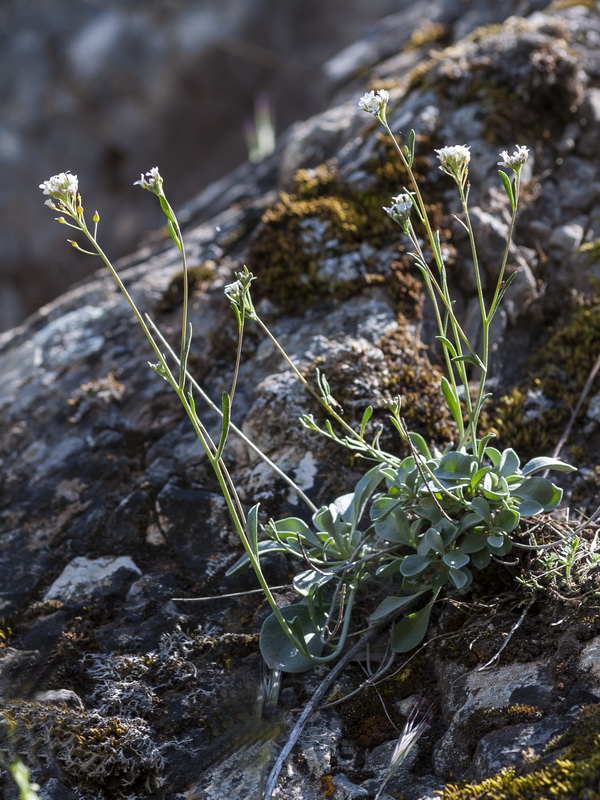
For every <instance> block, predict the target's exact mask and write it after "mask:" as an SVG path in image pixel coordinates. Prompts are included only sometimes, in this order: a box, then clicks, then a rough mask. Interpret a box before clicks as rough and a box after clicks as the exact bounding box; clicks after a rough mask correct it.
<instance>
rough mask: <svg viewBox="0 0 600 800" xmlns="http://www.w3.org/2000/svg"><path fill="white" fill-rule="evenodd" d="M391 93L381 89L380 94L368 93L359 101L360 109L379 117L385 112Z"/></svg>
mask: <svg viewBox="0 0 600 800" xmlns="http://www.w3.org/2000/svg"><path fill="white" fill-rule="evenodd" d="M389 99H390V93H389V92H386V90H385V89H379V91H378V92H368V93H367V94H363V96H362V97H361V98H360V100H359V101H358V107H359V108H360V110H361V111H366V112H367V113H368V114H373V116H374V117H379V116H381V115H382V114H383V113H384V112H385V107H386V106H387V103H388V100H389Z"/></svg>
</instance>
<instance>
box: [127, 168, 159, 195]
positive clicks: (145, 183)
mask: <svg viewBox="0 0 600 800" xmlns="http://www.w3.org/2000/svg"><path fill="white" fill-rule="evenodd" d="M162 184H163V179H162V178H161V176H160V172H159V171H158V167H152V169H150V170H148V172H146V173H145V174H144V173H142V175H141V177H140V179H139V181H135V183H134V184H133V185H134V186H141V187H142V189H148V191H150V192H154V194H160V191H161V189H162Z"/></svg>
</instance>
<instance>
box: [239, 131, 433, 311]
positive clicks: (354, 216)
mask: <svg viewBox="0 0 600 800" xmlns="http://www.w3.org/2000/svg"><path fill="white" fill-rule="evenodd" d="M418 142H419V145H420V146H422V145H423V137H420V139H418ZM428 149H429V148H428ZM431 168H432V161H431V159H430V157H429V156H417V158H416V159H415V165H414V170H415V173H416V174H417V177H421V178H422V177H423V176H424V175H425V174H426V173H427V172H429V171H430V169H431ZM364 169H365V171H366V172H368V173H369V174H370V175H371V176H372V181H371V185H370V186H369V188H368V190H366V189H362V188H361V189H357V188H356V187H355V186H351V185H349V184H348V183H346V182H345V181H344V180H342V178H341V177H340V175H339V173H338V170H337V165H336V163H335V162H334V161H329V162H326V163H324V164H321V165H320V166H318V167H315V168H313V169H301V170H298V171H297V173H296V174H295V176H294V180H293V183H292V189H291V191H290V192H289V193H283V194H281V195H280V197H279V199H278V201H277V202H276V203H275V205H274V206H273V207H272V208H270V209H268V210H267V211H266V212H265V214H264V215H263V218H262V224H261V226H260V227H259V229H258V230H257V231H256V233H255V235H254V236H253V237H252V239H251V241H250V244H249V249H248V254H247V262H248V264H249V266H250V268H251V269H252V271H253V272H254V274H255V275H256V276H257V277H258V279H259V280H257V282H256V284H255V286H254V295H255V297H256V298H257V299H260V298H261V297H266V298H268V299H269V300H270V301H272V302H274V303H275V304H276V305H277V306H278V307H279V308H281V309H282V310H284V311H297V312H301V311H303V310H304V309H305V308H306V307H307V306H309V305H310V304H311V303H313V302H314V301H315V300H317V299H322V298H325V299H327V298H334V297H347V296H349V295H350V294H352V293H354V292H356V291H358V290H359V289H361V288H363V287H365V286H367V285H370V284H372V283H383V282H387V281H388V280H392V281H397V280H398V273H397V272H394V270H393V269H390V268H389V265H386V264H382V259H381V251H382V250H388V251H392V252H393V251H397V252H399V253H403V252H404V249H403V245H402V238H403V237H402V234H401V233H400V230H399V228H398V226H397V225H396V224H395V223H394V222H392V221H391V220H390V219H389V217H388V216H387V215H386V214H385V213H383V211H382V207H383V206H384V205H388V204H389V202H390V198H391V197H392V196H393V195H396V194H398V191H399V187H401V185H402V181H403V180H404V179H403V176H402V172H401V165H400V163H399V160H398V154H397V153H396V151H395V150H394V147H393V145H392V144H391V143H390V142H389V140H388V138H387V137H386V136H384V135H381V136H380V137H379V140H378V145H377V147H376V148H375V150H374V153H373V155H372V157H371V159H370V161H369V162H368V163H366V164H365V165H364ZM363 244H364V245H367V246H368V247H369V248H371V250H369V251H368V252H366V253H365V251H364V249H361V245H363ZM390 260H391V259H390ZM326 261H329V262H330V265H332V266H331V268H325V267H324V262H326ZM346 265H349V269H348V270H345V267H346ZM344 270H345V271H346V275H344V276H342V277H340V273H341V272H342V271H344Z"/></svg>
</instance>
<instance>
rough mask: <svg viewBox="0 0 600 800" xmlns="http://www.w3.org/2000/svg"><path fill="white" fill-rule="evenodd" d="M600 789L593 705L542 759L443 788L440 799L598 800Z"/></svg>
mask: <svg viewBox="0 0 600 800" xmlns="http://www.w3.org/2000/svg"><path fill="white" fill-rule="evenodd" d="M553 755H555V757H554V758H553ZM599 787H600V706H598V705H592V706H587V707H586V708H584V709H583V710H582V711H581V713H580V714H579V716H578V718H577V720H576V721H575V722H574V723H573V724H572V725H571V727H570V728H569V729H568V730H567V731H566V733H564V734H563V735H561V736H559V737H557V738H556V739H554V740H552V741H551V742H550V744H549V745H548V746H547V747H546V750H545V752H544V754H543V755H542V756H541V757H538V758H534V759H531V760H530V761H529V762H526V763H524V764H523V765H522V766H520V767H518V768H511V769H507V770H503V771H502V772H499V773H498V774H497V775H494V776H493V777H491V778H486V780H484V781H481V782H480V783H476V784H474V783H469V784H465V785H463V786H458V785H450V786H446V788H445V789H444V790H443V791H441V792H440V793H439V796H440V798H441V800H573V799H574V798H576V797H579V798H585V799H586V800H598V798H600V790H599Z"/></svg>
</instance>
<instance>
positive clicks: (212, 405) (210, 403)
mask: <svg viewBox="0 0 600 800" xmlns="http://www.w3.org/2000/svg"><path fill="white" fill-rule="evenodd" d="M147 319H148V324H149V325H150V326H151V327H152V330H153V331H154V333H155V334H156V336H157V337H158V338H159V339H160V342H161V344H162V345H163V346H164V347H165V348H166V350H167V351H168V352H169V354H170V355H171V356H173V358H174V359H175V361H177V362H178V359H177V356H176V355H175V352H174V350H173V348H172V347H171V346H170V344H169V343H168V341H167V340H166V339H165V337H164V336H163V334H162V332H161V331H160V330H159V329H158V328H157V327H156V325H155V323H154V322H153V321H152V320H151V319H150V318H149V317H148V318H147ZM178 363H179V362H178ZM186 373H187V379H188V381H189V382H190V384H191V385H192V386H193V387H194V389H195V390H196V392H197V393H198V394H199V395H200V397H201V398H202V400H203V401H204V402H205V403H206V404H207V405H208V406H210V408H212V410H213V411H216V413H217V414H218V415H219V416H220V417H222V416H223V412H222V410H221V409H220V408H219V406H218V405H217V404H216V403H215V402H213V400H211V398H210V397H209V396H208V395H207V394H206V392H205V391H204V389H203V388H202V387H201V386H200V384H199V383H198V381H197V380H196V379H195V378H194V377H193V376H192V375H191V373H190V372H189V371H188V370H186ZM230 428H231V430H232V431H233V432H234V433H235V435H236V436H238V437H239V438H240V439H241V440H242V441H243V442H244V444H245V445H246V446H247V447H249V448H250V449H251V450H252V451H253V452H254V453H256V455H257V456H258V457H259V458H260V459H261V460H262V461H264V463H265V464H267V465H268V466H269V467H270V468H271V469H272V470H273V472H275V473H276V475H278V476H279V477H280V478H282V479H283V480H284V481H285V482H286V483H287V484H288V485H289V486H290V487H291V488H292V489H293V490H294V492H296V494H297V495H298V497H300V499H301V500H302V501H303V502H304V503H306V505H307V506H308V507H309V508H310V510H311V511H313V512H315V511H318V509H317V506H316V505H315V504H314V503H313V502H312V500H311V499H310V497H308V495H306V494H305V493H304V492H303V491H302V489H301V488H300V487H299V486H298V484H297V483H296V482H295V481H294V480H293V479H292V478H290V476H289V475H288V474H287V473H285V472H284V471H283V470H282V469H281V467H278V466H277V464H276V463H275V462H274V461H271V459H270V458H269V457H268V456H267V455H266V453H263V451H262V450H261V449H260V448H259V447H258V445H256V444H254V442H253V441H252V440H251V439H249V438H248V437H247V436H246V434H245V433H244V432H243V431H242V430H241V428H238V427H237V426H236V425H234V423H233V422H232V423H231V425H230Z"/></svg>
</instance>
